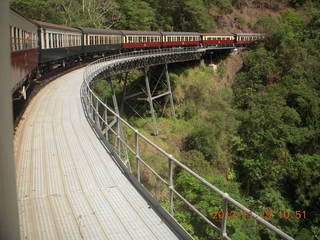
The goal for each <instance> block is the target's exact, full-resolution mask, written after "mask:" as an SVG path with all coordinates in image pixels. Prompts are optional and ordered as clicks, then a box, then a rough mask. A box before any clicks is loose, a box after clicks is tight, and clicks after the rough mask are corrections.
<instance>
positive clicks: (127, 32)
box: [121, 30, 161, 36]
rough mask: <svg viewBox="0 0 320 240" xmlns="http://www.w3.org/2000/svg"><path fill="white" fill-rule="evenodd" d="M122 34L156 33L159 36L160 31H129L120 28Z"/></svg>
mask: <svg viewBox="0 0 320 240" xmlns="http://www.w3.org/2000/svg"><path fill="white" fill-rule="evenodd" d="M121 32H122V33H123V34H124V35H158V36H160V35H161V34H160V32H154V31H131V30H121Z"/></svg>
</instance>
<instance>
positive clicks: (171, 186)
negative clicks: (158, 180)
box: [168, 155, 174, 216]
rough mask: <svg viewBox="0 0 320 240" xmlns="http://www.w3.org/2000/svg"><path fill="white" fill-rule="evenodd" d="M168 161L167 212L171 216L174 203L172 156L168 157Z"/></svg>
mask: <svg viewBox="0 0 320 240" xmlns="http://www.w3.org/2000/svg"><path fill="white" fill-rule="evenodd" d="M168 163H169V212H170V215H171V216H173V214H174V210H173V208H174V205H173V191H172V189H173V164H172V156H171V155H170V156H169V157H168Z"/></svg>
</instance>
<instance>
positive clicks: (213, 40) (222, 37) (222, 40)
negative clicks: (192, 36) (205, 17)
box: [201, 33, 235, 46]
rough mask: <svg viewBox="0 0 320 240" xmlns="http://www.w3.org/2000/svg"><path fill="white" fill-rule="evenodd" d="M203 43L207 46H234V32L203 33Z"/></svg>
mask: <svg viewBox="0 0 320 240" xmlns="http://www.w3.org/2000/svg"><path fill="white" fill-rule="evenodd" d="M201 36H202V44H203V45H205V46H218V45H219V46H220V45H222V46H233V45H234V43H235V41H234V40H235V36H234V34H223V33H221V34H219V33H202V34H201Z"/></svg>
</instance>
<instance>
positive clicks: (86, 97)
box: [81, 47, 293, 240]
mask: <svg viewBox="0 0 320 240" xmlns="http://www.w3.org/2000/svg"><path fill="white" fill-rule="evenodd" d="M197 51H205V49H204V48H201V47H190V48H168V49H153V50H147V51H135V52H128V53H121V54H117V55H112V56H108V57H104V58H101V59H98V60H96V61H94V62H92V63H90V64H89V65H88V66H87V67H86V68H85V70H84V81H83V84H82V86H81V97H82V99H83V101H84V103H85V104H84V108H85V109H84V110H85V111H86V112H87V115H88V116H89V120H90V121H92V122H93V123H95V124H96V125H97V126H100V130H101V132H102V127H101V125H104V126H105V129H107V131H106V132H107V133H105V134H107V135H108V131H109V130H110V133H111V134H113V135H114V136H115V138H116V141H115V143H114V144H113V145H114V146H115V148H116V149H117V154H118V156H119V157H120V158H121V154H120V149H119V148H120V147H119V146H120V145H119V144H121V143H122V144H124V145H126V146H127V147H128V149H129V151H130V152H131V153H132V154H133V155H134V156H135V159H136V166H137V173H136V175H137V179H138V181H139V182H140V164H141V163H142V164H143V165H145V166H146V167H147V168H148V169H149V170H150V171H151V172H152V173H153V174H154V175H155V176H156V177H157V178H158V179H159V180H160V181H161V182H163V183H164V184H165V185H166V186H167V187H168V189H169V214H170V215H171V216H172V217H174V198H173V196H174V195H175V196H177V197H178V198H179V199H181V200H182V201H183V202H184V203H185V204H187V205H188V206H189V207H190V208H191V210H192V211H194V212H195V213H196V214H197V215H199V217H201V218H202V219H203V220H204V221H205V222H206V223H208V224H209V225H210V226H211V227H213V228H214V229H215V230H216V231H218V232H219V233H220V237H221V239H223V240H225V239H230V238H229V237H228V235H227V219H228V217H227V216H226V214H224V217H223V219H222V223H221V226H220V227H218V226H216V225H215V224H214V223H213V222H212V221H210V220H209V219H208V218H207V217H206V216H205V215H203V214H202V213H201V212H200V211H199V210H198V209H196V208H195V207H194V206H193V205H192V204H191V203H190V202H189V201H188V200H187V199H186V198H184V197H183V196H182V195H181V194H180V193H179V192H178V191H177V190H176V189H175V188H174V181H173V168H174V164H175V165H177V166H179V167H180V168H181V169H182V170H184V171H186V172H188V173H189V174H190V175H191V176H193V177H194V178H195V179H197V180H198V181H199V182H201V183H202V184H203V185H205V186H206V187H208V188H209V189H211V190H212V191H213V192H215V193H216V194H218V195H219V196H220V197H221V198H222V199H223V200H224V206H223V212H224V213H226V212H227V211H228V205H229V204H232V205H234V206H236V207H237V208H239V209H241V210H242V211H244V212H246V213H250V216H251V217H252V218H253V219H254V220H256V221H257V222H259V223H261V224H262V225H264V226H265V227H267V228H268V229H270V230H271V231H273V232H275V233H276V234H277V235H278V236H280V237H281V238H283V239H287V240H293V238H292V237H290V236H289V235H287V234H286V233H284V232H283V231H281V230H280V229H278V228H277V227H275V226H274V225H272V224H271V223H269V222H268V221H266V220H265V219H263V218H262V217H260V216H258V215H257V214H255V213H254V212H252V211H251V210H250V209H248V208H246V207H245V206H243V205H242V204H241V203H239V202H237V201H236V200H234V199H233V198H231V197H230V196H229V195H228V193H225V192H223V191H221V190H220V189H218V188H217V187H216V186H214V185H212V184H211V183H210V182H208V181H207V180H205V179H204V178H202V177H201V176H199V175H198V174H197V173H195V172H194V171H192V170H191V169H190V168H188V167H187V166H186V165H184V164H183V163H181V162H180V161H178V160H177V159H175V158H174V157H173V156H172V155H170V154H169V153H167V152H166V151H165V150H163V149H162V148H161V147H159V146H158V145H156V144H155V143H153V142H152V141H151V140H150V139H148V138H147V137H145V136H144V135H142V134H141V133H140V132H139V131H138V130H137V129H135V128H134V127H133V126H131V125H130V124H129V123H128V122H126V120H124V119H123V118H122V117H121V116H120V115H119V114H117V113H116V112H115V111H114V110H112V109H111V108H110V107H109V106H107V105H106V104H105V103H104V102H103V101H102V100H101V99H99V97H98V96H97V95H96V94H95V93H94V91H93V90H92V89H91V87H90V83H91V81H93V80H94V79H95V77H97V76H98V75H99V74H100V73H101V72H103V71H105V70H106V69H109V70H110V69H111V68H112V66H115V65H116V64H121V63H123V62H125V61H127V60H130V59H132V58H135V57H145V58H148V57H150V56H157V55H159V56H160V55H163V54H178V53H179V54H180V53H186V52H197ZM101 109H102V112H103V114H104V116H103V114H100V112H99V110H100V111H101ZM108 114H111V115H112V116H113V118H114V119H115V120H116V124H114V125H115V126H116V128H117V130H113V129H112V126H111V127H110V126H109V123H108V120H107V119H106V117H105V116H106V115H108ZM121 124H123V125H124V126H126V127H128V128H129V129H130V130H131V131H132V132H133V133H134V149H133V148H132V147H130V144H129V143H128V142H127V141H128V140H126V139H125V138H124V137H123V136H122V135H121V134H120V127H121ZM106 137H108V136H106ZM141 140H143V141H144V142H145V143H147V144H148V145H150V146H152V147H153V148H154V149H156V150H157V151H158V152H159V153H161V154H162V155H164V156H165V157H166V158H167V159H168V166H169V169H168V170H169V171H168V179H167V180H165V179H164V178H163V177H161V176H160V174H159V173H157V171H156V170H154V169H153V168H152V167H151V166H150V165H149V164H148V163H147V162H146V161H144V160H143V159H142V157H141V156H140V147H139V142H140V141H141ZM111 144H112V143H111Z"/></svg>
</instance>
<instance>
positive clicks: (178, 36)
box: [161, 32, 201, 47]
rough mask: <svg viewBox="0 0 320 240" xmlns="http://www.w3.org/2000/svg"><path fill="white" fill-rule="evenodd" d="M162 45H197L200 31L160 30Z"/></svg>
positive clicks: (199, 39)
mask: <svg viewBox="0 0 320 240" xmlns="http://www.w3.org/2000/svg"><path fill="white" fill-rule="evenodd" d="M161 34H162V46H164V47H173V46H197V45H200V41H201V37H200V33H196V32H162V33H161Z"/></svg>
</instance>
